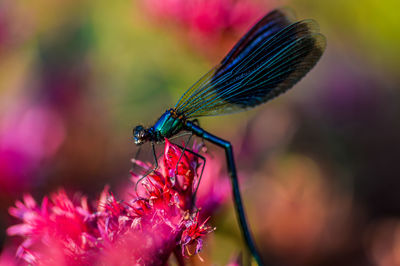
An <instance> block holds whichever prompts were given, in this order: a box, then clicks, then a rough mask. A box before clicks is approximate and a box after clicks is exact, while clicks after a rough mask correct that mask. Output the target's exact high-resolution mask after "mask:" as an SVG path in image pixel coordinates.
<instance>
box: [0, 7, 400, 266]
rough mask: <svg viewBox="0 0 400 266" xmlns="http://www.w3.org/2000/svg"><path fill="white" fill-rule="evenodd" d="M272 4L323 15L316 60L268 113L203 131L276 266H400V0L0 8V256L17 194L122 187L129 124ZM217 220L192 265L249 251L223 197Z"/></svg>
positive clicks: (218, 120) (216, 121)
mask: <svg viewBox="0 0 400 266" xmlns="http://www.w3.org/2000/svg"><path fill="white" fill-rule="evenodd" d="M281 6H287V7H290V8H292V9H293V10H295V12H296V14H297V16H298V18H299V19H303V18H314V19H316V20H317V21H318V22H319V24H320V27H321V32H322V33H323V34H324V35H325V36H326V37H327V40H328V48H327V50H326V52H325V54H324V56H323V57H322V59H321V61H320V62H319V63H318V64H317V67H316V68H315V69H313V70H312V71H311V72H310V74H309V75H307V76H306V77H305V78H304V79H303V80H302V81H301V82H300V83H299V84H298V85H297V86H296V87H295V88H294V89H293V90H290V91H289V92H288V93H286V94H285V95H283V96H281V97H279V98H278V99H276V100H273V101H271V102H269V103H268V104H266V105H263V106H261V107H258V108H256V109H254V110H252V111H249V112H245V113H240V114H236V115H231V116H229V117H213V118H206V119H201V120H200V123H201V125H202V127H203V128H204V129H206V130H208V131H210V132H212V133H215V134H216V135H217V136H220V137H222V138H225V139H227V140H230V141H231V142H232V143H233V144H234V147H235V152H236V154H235V156H236V160H237V167H238V169H239V174H240V176H241V178H242V180H241V181H242V192H243V197H244V199H245V204H246V207H247V212H248V214H247V215H248V218H249V220H250V224H251V225H252V229H253V231H254V235H255V237H256V239H257V243H258V245H259V247H260V250H262V253H263V255H264V257H265V259H266V260H267V261H268V262H270V263H271V265H400V174H399V173H400V163H399V162H398V158H399V152H400V137H399V136H400V123H399V115H400V105H399V100H400V95H399V92H400V91H399V88H398V87H399V84H400V80H399V79H400V77H399V72H398V69H399V68H400V52H399V51H398V47H400V19H399V16H398V10H400V2H399V1H397V0H383V1H374V0H364V1H360V0H334V1H333V0H326V1H317V0H286V1H283V0H282V1H278V0H192V1H188V0H134V1H121V0H117V1H112V2H110V1H104V0H98V1H85V0H84V1H70V0H68V1H67V0H58V1H51V0H37V1H34V2H27V1H14V0H2V1H1V2H0V109H1V110H0V247H1V248H4V247H5V246H6V245H8V244H10V243H11V242H13V241H14V240H13V239H9V238H7V237H6V235H5V229H6V227H8V226H9V225H10V224H11V223H12V222H13V221H12V220H11V218H10V217H9V215H8V208H9V206H10V205H13V204H14V202H15V200H17V199H20V198H21V197H22V195H23V194H24V193H28V192H29V193H32V194H33V195H34V196H35V198H37V199H39V200H40V199H41V198H42V197H43V195H45V194H48V193H49V192H51V191H53V190H55V189H57V188H59V187H65V188H66V189H67V190H69V191H80V192H82V193H84V194H88V195H90V197H91V198H92V199H95V198H96V197H97V195H98V194H99V192H100V191H101V190H102V189H103V187H104V185H105V184H110V185H111V186H112V187H113V188H118V186H119V185H120V184H121V183H124V182H126V180H128V179H129V170H130V169H131V164H130V158H132V157H133V156H134V155H135V153H136V147H135V145H134V143H133V141H132V138H131V134H132V128H133V127H134V126H135V125H137V124H143V125H145V126H151V125H152V123H154V122H155V120H156V119H157V118H158V117H159V116H160V115H161V114H162V113H163V112H164V111H165V109H166V108H169V107H172V106H173V105H174V104H175V103H176V101H177V100H178V98H179V96H180V95H181V94H182V93H183V92H184V91H185V90H186V89H187V88H188V87H189V86H190V85H191V84H192V83H194V82H195V81H196V80H197V79H198V78H200V77H201V75H203V74H204V73H205V72H206V71H207V70H208V69H209V68H211V67H212V66H213V65H215V64H217V63H218V62H219V61H220V60H221V59H222V58H223V56H224V55H225V54H226V53H227V52H228V51H229V49H230V48H231V47H232V46H233V44H234V43H235V42H236V41H237V40H238V39H239V38H240V36H241V35H242V34H243V33H245V32H246V30H247V29H249V27H250V26H251V25H253V24H254V23H255V22H256V21H257V20H258V19H259V18H261V17H262V15H263V14H265V13H267V12H269V11H270V10H272V9H273V8H276V7H281ZM208 148H209V152H210V153H212V154H214V156H215V158H216V160H217V159H218V158H221V157H222V155H223V154H222V153H221V151H219V150H218V149H214V148H213V147H211V146H210V145H208ZM217 164H218V163H217ZM219 164H220V165H222V166H223V167H225V166H224V160H223V158H222V159H220V162H219ZM209 167H210V166H209ZM209 171H211V173H212V171H213V169H209ZM218 171H219V170H218ZM215 175H219V173H215ZM212 223H213V225H215V226H216V227H217V230H216V232H215V233H213V234H212V236H210V237H209V238H208V239H207V241H206V243H205V249H204V251H203V252H202V254H201V256H202V257H203V258H204V259H205V263H203V264H201V265H208V264H212V263H213V264H214V265H215V264H216V265H224V264H226V263H227V262H229V261H231V260H232V259H234V258H235V257H237V256H238V255H239V254H240V253H241V252H242V250H244V247H243V243H242V240H241V235H240V232H239V231H238V226H237V224H236V220H235V214H234V212H233V207H232V204H231V201H230V199H226V200H224V202H223V205H222V206H221V208H220V209H219V210H218V212H215V213H214V214H213V215H212ZM192 260H193V261H192V262H193V264H200V263H201V262H200V260H199V259H198V258H197V257H195V258H193V259H192Z"/></svg>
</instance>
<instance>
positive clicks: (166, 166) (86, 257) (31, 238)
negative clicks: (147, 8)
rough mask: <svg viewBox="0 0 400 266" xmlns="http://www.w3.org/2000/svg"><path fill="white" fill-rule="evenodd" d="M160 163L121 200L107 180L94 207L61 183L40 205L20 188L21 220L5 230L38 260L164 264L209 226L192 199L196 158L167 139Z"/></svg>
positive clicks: (197, 244)
mask: <svg viewBox="0 0 400 266" xmlns="http://www.w3.org/2000/svg"><path fill="white" fill-rule="evenodd" d="M137 163H138V164H139V165H141V166H144V167H145V168H148V169H150V168H151V166H150V165H147V164H145V163H143V162H137ZM159 165H160V167H159V168H158V169H157V170H156V171H154V172H152V173H151V174H149V175H148V176H146V177H145V178H144V179H143V180H142V182H141V184H142V185H141V186H139V187H140V188H141V189H140V190H139V191H138V192H135V191H133V192H132V193H131V198H130V199H129V200H127V201H119V200H117V199H116V198H115V197H114V195H113V194H112V193H110V192H109V189H108V187H106V188H105V189H104V191H103V192H102V194H101V196H100V198H99V200H98V202H97V204H96V208H95V209H92V208H91V207H90V206H89V204H88V201H87V198H86V197H81V199H80V200H79V201H76V200H73V199H71V198H70V197H68V196H67V194H66V192H65V191H63V190H60V191H58V192H57V193H54V194H52V195H51V196H50V197H45V198H44V199H43V201H42V203H41V204H40V205H39V204H37V203H36V201H35V200H34V199H33V198H32V197H31V196H29V195H25V196H24V200H23V202H21V201H17V202H16V206H15V207H12V208H10V210H9V212H10V214H11V215H12V216H14V217H16V218H18V219H20V220H22V223H21V224H18V225H14V226H11V227H10V228H8V231H7V232H8V234H9V235H20V236H22V237H23V238H24V241H23V243H22V244H21V245H20V246H19V248H18V250H17V256H18V257H20V258H22V259H24V260H25V261H26V262H28V263H31V264H36V265H50V264H51V265H55V264H57V265H60V264H61V265H76V264H85V265H93V264H99V263H100V264H101V263H104V264H106V265H115V264H121V263H123V264H127V263H129V264H135V265H165V263H166V262H167V260H168V258H169V257H170V255H171V253H174V254H175V256H178V257H179V258H178V260H179V259H182V257H181V256H187V255H192V254H197V253H199V252H200V250H201V248H202V244H203V242H202V238H203V237H204V236H205V235H207V234H208V233H210V232H212V231H213V230H214V229H213V228H211V227H209V226H207V225H206V222H207V220H208V219H205V220H204V219H203V220H201V221H200V220H199V212H198V211H197V210H196V208H194V204H193V202H192V199H193V183H194V179H195V178H196V177H197V168H198V167H199V165H200V163H199V162H198V158H197V157H196V156H194V155H192V154H190V153H188V152H185V153H184V154H182V151H181V150H180V149H179V148H178V147H177V146H175V145H173V144H171V143H170V142H168V141H166V145H165V151H164V156H163V157H162V158H161V161H160V162H159ZM137 177H138V178H140V176H137ZM192 246H193V251H190V250H191V248H192Z"/></svg>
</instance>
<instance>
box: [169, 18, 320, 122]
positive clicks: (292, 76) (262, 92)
mask: <svg viewBox="0 0 400 266" xmlns="http://www.w3.org/2000/svg"><path fill="white" fill-rule="evenodd" d="M325 46H326V41H325V37H324V36H323V35H321V34H320V33H319V28H318V24H317V23H316V22H315V21H313V20H303V21H299V22H295V23H292V22H291V19H289V18H288V15H287V13H286V12H283V11H281V10H275V11H272V12H271V13H269V14H268V15H266V16H265V17H264V18H263V19H261V20H260V21H259V22H258V23H257V24H256V25H255V26H254V27H253V28H252V29H250V31H249V32H248V33H247V34H246V35H245V36H244V37H243V38H242V39H241V40H240V41H239V42H238V43H237V44H236V45H235V46H234V48H233V49H232V50H231V51H230V52H229V53H228V55H227V56H226V57H225V58H224V59H223V60H222V62H221V63H220V64H219V65H218V66H217V67H215V68H213V69H212V70H210V71H209V72H208V73H207V74H206V75H205V76H203V77H202V78H201V79H200V80H199V81H198V82H197V83H195V84H194V85H193V86H192V87H191V88H190V89H189V90H188V91H187V92H186V93H185V94H184V95H183V96H182V98H181V99H180V100H179V102H178V103H177V105H176V106H175V110H176V111H177V112H178V113H181V114H184V115H185V117H186V118H195V117H200V116H210V115H221V114H229V113H233V112H238V111H241V110H245V109H248V108H252V107H255V106H257V105H259V104H261V103H264V102H266V101H268V100H269V99H272V98H274V97H276V96H277V95H279V94H281V93H283V92H285V91H286V90H288V89H290V88H291V87H292V86H293V85H294V84H295V83H297V82H298V81H299V80H300V79H301V78H302V77H303V76H304V75H305V74H307V72H308V71H309V70H310V69H311V68H312V67H313V66H314V65H315V64H316V63H317V61H318V60H319V58H320V57H321V55H322V53H323V51H324V50H325Z"/></svg>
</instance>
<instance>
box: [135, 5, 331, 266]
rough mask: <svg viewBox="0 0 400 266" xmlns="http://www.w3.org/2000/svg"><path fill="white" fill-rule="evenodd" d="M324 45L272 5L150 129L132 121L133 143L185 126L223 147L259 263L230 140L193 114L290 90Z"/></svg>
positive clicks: (310, 23)
mask: <svg viewBox="0 0 400 266" xmlns="http://www.w3.org/2000/svg"><path fill="white" fill-rule="evenodd" d="M325 47H326V40H325V37H324V36H323V35H322V34H320V33H319V27H318V24H317V22H315V21H314V20H311V19H307V20H301V21H295V20H294V18H293V16H292V15H291V13H290V12H289V10H286V9H276V10H273V11H271V12H270V13H268V14H267V15H265V16H264V17H263V18H262V19H261V20H260V21H258V23H257V24H255V25H254V26H253V27H252V28H251V29H250V30H249V31H248V32H247V33H246V34H245V35H244V36H243V37H242V38H241V39H240V40H239V42H238V43H237V44H236V45H235V46H234V47H233V48H232V50H231V51H230V52H229V53H228V54H227V55H226V57H225V58H224V59H223V60H222V61H221V63H220V64H218V65H217V66H215V67H214V68H212V69H211V70H210V71H209V72H208V73H206V74H205V75H204V76H203V77H202V78H200V80H198V81H197V82H196V83H195V84H194V85H193V86H192V87H190V88H189V89H188V90H187V91H186V92H185V93H184V94H183V95H182V97H181V98H180V99H179V101H178V103H177V104H176V105H175V107H174V108H171V109H169V110H167V111H166V112H165V113H164V114H163V115H162V116H161V117H160V118H159V119H158V120H157V122H156V123H155V124H154V125H153V126H152V127H150V128H144V127H143V126H136V127H135V128H134V130H133V134H134V141H135V143H136V144H137V145H141V144H143V143H145V142H151V143H152V147H153V153H154V154H155V150H154V143H160V142H163V141H164V139H165V138H171V137H173V136H176V135H177V134H178V133H180V132H181V131H188V132H191V133H192V134H194V135H197V136H199V137H201V138H202V139H204V140H207V141H209V142H211V143H213V144H215V145H217V146H219V147H222V148H223V149H225V154H226V161H227V167H228V172H229V176H230V179H231V182H232V193H233V198H234V202H235V208H236V212H237V216H238V220H239V224H240V226H241V229H242V230H241V231H242V234H243V237H244V239H245V242H246V244H247V247H248V248H249V250H250V252H251V254H252V255H253V257H254V259H255V260H256V261H257V263H258V264H259V265H262V260H261V257H260V255H259V253H258V251H257V248H256V245H255V244H254V241H253V239H252V236H251V233H250V229H249V226H248V223H247V220H246V215H245V212H244V209H243V203H242V199H241V195H240V190H239V185H238V178H237V173H236V167H235V161H234V157H233V148H232V145H231V144H230V143H229V142H228V141H226V140H223V139H221V138H219V137H217V136H215V135H212V134H211V133H209V132H207V131H205V130H204V129H202V128H201V127H199V125H198V123H196V121H197V118H199V117H203V116H215V115H223V114H231V113H235V112H239V111H244V110H247V109H249V108H253V107H255V106H257V105H260V104H262V103H264V102H267V101H268V100H271V99H272V98H274V97H276V96H278V95H279V94H281V93H283V92H285V91H287V90H288V89H290V88H291V87H292V86H293V85H294V84H296V83H297V82H298V81H299V80H300V79H301V78H302V77H303V76H305V75H306V74H307V72H309V71H310V70H311V69H312V68H313V67H314V65H315V64H316V63H317V61H318V60H319V59H320V57H321V55H322V54H323V52H324V50H325Z"/></svg>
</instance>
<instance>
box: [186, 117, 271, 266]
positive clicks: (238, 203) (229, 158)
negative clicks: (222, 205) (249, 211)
mask: <svg viewBox="0 0 400 266" xmlns="http://www.w3.org/2000/svg"><path fill="white" fill-rule="evenodd" d="M186 128H187V129H188V130H190V131H192V132H193V133H194V134H196V135H197V136H199V137H202V138H204V139H205V140H208V141H210V142H212V143H214V144H215V145H217V146H219V147H221V148H223V149H224V150H225V156H226V162H227V166H228V172H229V177H230V179H231V183H232V194H233V198H234V203H235V209H236V214H237V218H238V220H239V224H240V228H241V229H242V230H241V231H242V234H243V238H244V240H245V242H246V245H247V247H248V249H249V251H250V253H251V254H252V256H253V258H254V259H255V260H256V262H257V264H258V265H264V264H263V262H262V259H261V256H260V253H259V252H258V250H257V248H256V245H255V242H254V240H253V237H252V235H251V232H250V227H249V225H248V223H247V219H246V214H245V210H244V206H243V201H242V196H241V194H240V189H239V181H238V177H237V172H236V166H235V159H234V157H233V147H232V144H231V143H230V142H228V141H226V140H223V139H221V138H218V137H217V136H214V135H212V134H210V133H208V132H207V131H205V130H203V129H202V128H200V127H198V126H196V125H195V124H193V123H192V122H191V121H186Z"/></svg>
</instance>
